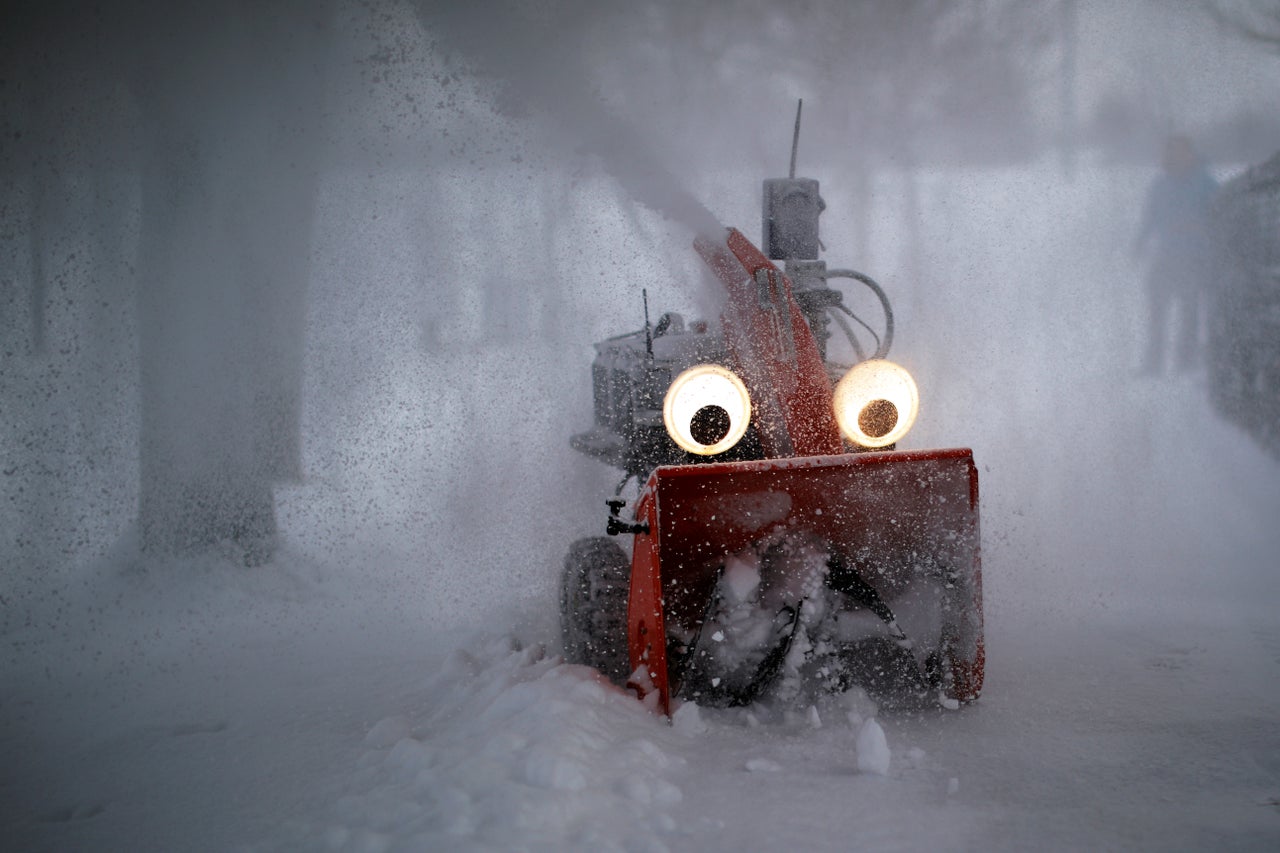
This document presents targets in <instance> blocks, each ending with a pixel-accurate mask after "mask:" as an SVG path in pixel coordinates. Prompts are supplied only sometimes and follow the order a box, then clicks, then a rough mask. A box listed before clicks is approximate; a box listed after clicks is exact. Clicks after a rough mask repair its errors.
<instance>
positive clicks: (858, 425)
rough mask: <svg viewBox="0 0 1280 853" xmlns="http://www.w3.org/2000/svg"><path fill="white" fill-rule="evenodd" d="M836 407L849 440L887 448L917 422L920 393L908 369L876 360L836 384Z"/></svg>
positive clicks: (862, 364) (851, 371) (856, 368)
mask: <svg viewBox="0 0 1280 853" xmlns="http://www.w3.org/2000/svg"><path fill="white" fill-rule="evenodd" d="M835 407H836V422H837V423H839V424H840V431H841V432H843V433H844V434H845V436H846V437H847V438H848V439H849V440H850V441H852V442H853V443H855V444H859V445H861V446H863V447H888V446H889V445H890V444H893V443H895V442H897V441H898V440H899V439H901V438H902V437H903V436H904V435H906V434H907V432H908V431H909V430H910V429H911V425H912V424H914V423H915V421H916V413H917V412H918V411H919V409H920V392H919V391H918V390H916V383H915V380H914V379H912V378H911V374H910V373H908V372H907V371H906V370H905V369H903V368H902V367H899V366H898V365H896V364H894V363H893V362H891V361H885V360H884V359H880V358H873V359H871V360H870V361H864V362H862V363H861V364H859V365H857V366H855V367H854V368H853V369H852V370H850V371H849V372H848V373H846V374H845V375H844V377H843V378H841V380H840V381H839V382H837V383H836V388H835Z"/></svg>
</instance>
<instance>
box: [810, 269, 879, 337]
mask: <svg viewBox="0 0 1280 853" xmlns="http://www.w3.org/2000/svg"><path fill="white" fill-rule="evenodd" d="M825 277H826V278H828V279H832V278H851V279H853V280H854V281H860V282H862V283H863V284H865V285H866V286H867V287H869V288H871V292H872V293H874V294H875V295H876V297H877V298H878V299H879V300H880V307H882V308H883V309H884V339H883V340H881V339H880V338H879V336H877V337H876V341H877V343H878V346H877V347H876V351H875V354H874V355H873V356H871V357H872V358H884V357H885V356H887V355H888V354H889V347H890V346H892V344H893V307H892V306H890V305H889V297H888V296H886V295H885V292H884V289H883V288H882V287H880V285H879V284H877V283H876V281H875V279H873V278H871V276H868V275H863V274H862V273H860V272H856V271H854V270H827V271H826V273H825ZM841 307H842V308H843V306H841ZM844 310H845V312H846V313H847V314H849V316H850V317H853V318H854V319H855V320H858V318H857V317H856V316H855V315H854V314H853V312H851V311H849V310H848V309H844ZM858 322H859V323H862V321H861V320H858ZM863 325H864V326H865V325H866V324H865V323H863ZM869 328H870V327H868V329H869ZM872 334H873V335H874V334H875V332H872Z"/></svg>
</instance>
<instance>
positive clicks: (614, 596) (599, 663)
mask: <svg viewBox="0 0 1280 853" xmlns="http://www.w3.org/2000/svg"><path fill="white" fill-rule="evenodd" d="M630 584H631V561H630V560H629V559H627V555H626V554H625V553H624V552H623V550H622V548H620V547H619V546H618V543H617V542H615V541H614V540H612V539H609V538H606V537H603V536H599V537H591V538H589V539H579V540H578V541H576V542H574V543H573V544H572V545H571V546H570V547H569V553H568V555H566V556H565V558H564V574H563V576H562V578H561V584H560V632H561V637H562V639H563V642H564V656H565V659H566V660H568V661H570V662H571V663H581V664H586V665H587V666H592V667H595V668H596V669H598V670H600V672H601V673H602V674H603V675H604V676H605V677H606V678H608V679H609V680H610V681H612V682H614V683H615V684H618V685H621V684H623V683H624V682H625V681H626V678H627V676H628V675H629V674H630V671H631V667H630V661H629V659H628V653H627V597H628V593H629V591H630Z"/></svg>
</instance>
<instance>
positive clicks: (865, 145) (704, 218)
mask: <svg viewBox="0 0 1280 853" xmlns="http://www.w3.org/2000/svg"><path fill="white" fill-rule="evenodd" d="M1219 5H1224V4H1219ZM1227 8H1228V9H1230V8H1231V7H1230V6H1227ZM3 15H4V22H3V25H2V26H0V31H2V33H3V34H2V35H0V105H2V108H0V140H2V141H0V168H2V170H3V172H2V173H3V176H4V180H3V184H2V185H0V216H2V222H3V228H2V230H0V288H2V290H0V442H2V444H0V474H2V475H3V476H0V534H2V536H0V567H2V570H0V662H3V663H2V664H0V668H3V669H5V670H7V671H8V675H6V677H5V681H6V682H7V684H6V686H5V688H4V691H5V692H6V693H8V694H9V695H12V696H24V697H27V696H36V695H37V694H39V691H40V690H42V689H44V688H43V687H42V686H41V684H40V682H41V679H44V681H45V682H48V683H53V682H56V683H57V684H58V687H57V689H56V690H54V693H56V694H57V695H58V696H59V697H66V698H69V699H70V700H71V704H73V705H74V704H76V703H77V701H78V697H79V694H78V693H77V691H78V689H79V688H78V687H77V686H76V684H77V682H76V681H75V679H76V678H80V677H89V678H96V677H97V674H99V672H100V671H102V672H105V671H106V670H107V669H111V668H119V667H125V668H127V667H128V665H129V661H130V660H132V659H146V660H152V659H154V658H156V657H157V656H159V657H162V658H163V659H164V661H165V663H164V666H165V667H170V668H176V669H178V670H181V669H183V668H184V667H196V668H198V666H200V665H202V664H201V663H200V661H203V660H204V658H203V656H204V655H206V654H211V655H214V656H217V655H220V654H222V650H223V649H224V647H228V648H229V647H235V643H234V642H230V643H224V640H226V638H228V637H234V636H236V635H237V634H238V633H241V632H243V633H245V634H246V635H253V636H255V637H258V636H263V637H267V636H270V632H269V631H267V632H266V633H263V634H259V633H258V632H259V631H263V630H265V629H263V627H262V626H263V625H278V624H285V625H293V624H294V623H292V622H289V621H288V620H289V618H290V617H289V615H288V614H289V613H290V612H291V609H293V608H302V609H303V610H305V611H306V613H307V616H306V617H305V619H304V620H303V621H304V622H308V624H309V620H320V622H321V623H322V624H323V625H324V626H325V627H324V629H323V631H324V633H325V635H326V637H325V639H323V640H321V639H319V638H317V641H316V648H324V649H329V648H330V644H332V645H337V646H341V645H342V643H341V642H339V641H338V640H335V638H342V637H347V636H353V637H354V636H359V637H361V638H362V639H361V640H359V642H361V643H365V644H366V645H365V646H363V648H370V649H372V648H376V647H377V642H379V641H378V640H377V639H371V637H373V635H372V634H368V633H367V631H368V630H370V629H369V626H370V625H382V627H383V628H386V627H387V626H388V625H397V626H401V627H403V626H409V627H414V626H417V627H420V628H421V629H422V630H423V631H436V630H442V629H448V628H465V629H475V628H494V629H501V628H503V627H504V626H505V625H506V624H507V623H509V622H515V623H518V624H533V625H534V626H536V627H535V628H534V629H530V630H534V631H535V632H536V631H537V630H543V629H545V633H546V634H547V640H548V641H549V642H554V637H555V628H554V620H555V596H556V588H557V584H558V583H559V577H558V575H559V571H560V566H561V561H562V559H563V555H564V553H565V550H566V548H567V546H568V543H569V542H570V541H572V540H573V539H575V538H577V537H580V536H586V535H596V534H597V533H598V532H599V531H600V528H601V526H602V522H603V518H604V508H603V499H604V498H605V497H606V496H607V495H608V494H610V493H611V491H612V488H613V486H614V485H615V484H616V481H617V474H616V472H614V471H612V470H610V469H606V468H605V467H604V466H603V465H601V464H599V463H597V462H595V461H592V460H589V459H587V458H586V457H584V456H581V455H578V454H575V453H574V452H573V451H572V450H570V448H569V446H568V438H569V436H570V435H571V434H572V433H574V432H578V431H581V430H582V429H585V428H586V427H587V426H589V425H590V418H591V397H590V394H591V383H590V362H591V358H592V355H593V350H592V344H593V343H594V342H596V341H599V340H602V339H604V338H606V337H608V336H611V335H615V334H619V333H623V332H629V331H633V330H635V329H638V328H640V327H641V325H642V324H643V322H644V314H643V311H644V308H643V305H642V302H641V289H642V288H643V289H645V290H647V295H648V300H649V305H650V310H651V311H653V312H655V313H661V312H662V311H668V310H675V311H680V312H682V313H684V314H685V316H686V317H689V318H692V317H695V316H701V317H711V316H714V315H715V314H716V313H717V312H718V299H719V295H718V291H717V290H716V286H715V284H714V282H711V283H708V279H707V277H706V276H705V274H704V272H703V270H702V269H701V268H700V261H699V260H698V258H697V255H696V253H695V252H693V251H692V241H693V239H694V238H695V236H696V235H697V234H699V233H704V234H705V233H717V232H718V231H719V228H720V226H722V225H729V226H734V227H737V228H739V229H741V230H742V231H743V232H744V233H745V234H747V236H748V237H750V238H752V239H753V240H755V239H758V237H759V233H758V232H759V222H760V200H759V192H760V181H761V180H762V179H764V178H769V177H778V176H782V175H785V174H786V171H785V170H786V168H787V165H788V157H789V155H790V147H791V141H792V138H791V131H792V120H793V118H794V115H795V107H796V101H797V99H799V98H803V99H804V123H803V127H802V131H801V136H800V142H799V151H798V154H799V157H798V161H799V162H798V170H797V174H800V175H804V176H811V177H815V178H818V179H819V180H820V181H821V182H822V193H823V197H824V199H825V201H826V205H827V210H826V213H825V214H824V216H823V221H822V229H823V230H822V237H823V241H824V244H825V246H826V255H825V257H826V259H827V260H828V261H829V262H830V263H831V264H832V265H833V266H838V267H852V268H855V269H858V270H860V271H864V272H866V273H868V274H870V275H872V276H874V277H875V278H876V279H877V280H879V281H880V282H881V283H882V284H883V285H884V287H885V289H886V290H887V291H888V292H889V295H890V298H891V299H892V300H893V303H894V308H895V313H896V315H897V327H896V334H895V346H894V351H893V353H892V354H891V357H893V358H894V359H895V360H897V361H899V362H900V363H902V364H903V365H905V366H906V367H908V368H909V369H910V370H911V371H912V372H913V374H914V375H915V376H916V378H917V381H918V382H919V385H920V388H921V393H922V414H921V416H920V420H919V423H918V425H917V427H916V428H915V430H914V432H913V433H912V434H911V436H909V437H908V439H907V440H906V442H904V446H909V447H912V448H926V447H946V446H966V447H972V448H973V450H974V456H975V458H976V460H977V462H978V466H979V470H980V472H981V478H982V513H983V516H982V527H983V543H982V546H983V561H984V568H985V580H986V595H987V600H986V606H987V621H988V624H989V626H990V627H989V630H990V631H992V632H993V634H994V635H995V636H996V637H997V640H996V641H994V643H993V645H994V650H993V654H992V658H991V662H990V664H989V666H990V668H991V674H990V676H989V677H990V678H992V679H993V680H994V681H995V682H996V683H997V684H998V683H1000V680H1001V678H1002V675H1001V669H1000V667H1001V663H1000V660H1001V658H1000V655H999V653H998V652H999V651H1000V649H1001V648H1002V645H1001V644H1002V643H1003V649H1004V651H1005V652H1006V653H1008V652H1010V651H1011V650H1012V649H1016V648H1019V647H1021V646H1022V645H1024V643H1023V641H1024V640H1025V641H1027V642H1028V643H1030V642H1031V640H1030V638H1031V635H1032V634H1033V633H1034V630H1035V629H1036V628H1037V626H1039V627H1043V628H1044V629H1045V632H1046V635H1053V636H1059V635H1061V634H1060V632H1061V631H1063V630H1065V629H1066V628H1067V627H1068V626H1072V625H1075V624H1077V623H1079V622H1080V621H1081V620H1085V621H1088V622H1090V623H1091V624H1092V623H1093V622H1095V621H1098V620H1100V621H1101V622H1103V623H1107V622H1110V623H1111V624H1115V623H1116V622H1124V621H1126V620H1132V619H1139V618H1141V619H1154V620H1156V622H1158V623H1159V622H1161V620H1166V619H1169V620H1172V619H1175V618H1178V619H1180V618H1183V617H1185V616H1186V614H1195V618H1197V619H1200V618H1204V619H1207V620H1209V621H1213V622H1216V623H1218V624H1231V623H1233V622H1235V621H1237V620H1240V621H1243V622H1247V624H1249V625H1251V626H1252V625H1261V626H1263V628H1266V627H1267V626H1269V628H1270V629H1274V627H1275V623H1274V619H1272V618H1271V617H1269V616H1267V615H1265V614H1266V613H1267V612H1269V611H1270V609H1271V607H1272V605H1273V604H1274V602H1275V600H1276V598H1275V596H1276V594H1277V593H1278V592H1280V571H1278V569H1280V558H1278V557H1277V554H1280V531H1278V530H1277V528H1276V525H1275V519H1276V518H1278V517H1280V462H1277V460H1276V459H1275V458H1274V457H1272V456H1270V455H1268V454H1267V453H1266V452H1265V451H1263V450H1262V449H1261V448H1259V447H1258V446H1256V445H1255V444H1254V443H1253V441H1252V440H1251V439H1250V437H1249V436H1248V435H1246V434H1245V433H1244V432H1242V431H1240V430H1239V429H1237V428H1236V427H1234V426H1232V425H1230V424H1228V423H1227V422H1226V421H1224V420H1222V419H1221V418H1220V417H1219V416H1218V415H1217V414H1216V413H1215V411H1214V410H1213V408H1212V407H1211V406H1210V404H1209V402H1208V395H1207V389H1206V382H1207V380H1206V374H1205V371H1204V370H1203V368H1200V369H1197V370H1194V371H1191V372H1188V373H1182V374H1179V373H1166V374H1165V375H1162V376H1158V377H1142V376H1139V360H1140V357H1141V353H1142V348H1143V345H1144V342H1145V334H1146V316H1145V312H1146V306H1145V304H1144V301H1143V293H1142V277H1143V275H1144V274H1145V269H1146V266H1145V262H1144V260H1143V259H1142V258H1135V257H1133V256H1132V255H1131V253H1130V247H1131V243H1132V241H1133V237H1134V234H1135V232H1136V229H1137V227H1138V219H1139V215H1140V212H1141V206H1142V201H1143V198H1144V195H1145V193H1146V190H1147V187H1148V185H1149V184H1150V182H1151V181H1152V180H1153V179H1154V178H1155V176H1156V175H1157V173H1158V169H1159V157H1160V144H1161V140H1162V139H1163V138H1164V137H1165V136H1166V135H1168V134H1169V133H1171V132H1180V133H1186V134H1188V135H1190V136H1191V137H1192V138H1193V139H1194V140H1195V141H1196V142H1197V144H1198V145H1199V147H1200V149H1201V150H1202V152H1203V153H1204V154H1205V156H1206V157H1207V158H1208V160H1209V162H1210V165H1211V167H1212V171H1213V174H1214V175H1215V176H1216V177H1217V178H1218V179H1220V180H1225V179H1227V178H1229V177H1231V176H1232V175H1234V174H1237V173H1238V172H1240V171H1241V170H1242V169H1243V168H1245V167H1246V166H1247V165H1248V164H1250V163H1254V162H1258V161H1261V160H1262V159H1264V158H1266V157H1268V156H1270V154H1271V153H1272V152H1274V151H1275V150H1276V149H1277V148H1280V123H1277V122H1276V120H1275V119H1274V109H1273V107H1274V100H1275V97H1274V96H1275V92H1276V91H1277V86H1280V56H1277V54H1276V52H1275V47H1274V45H1271V46H1267V45H1263V44H1258V43H1256V42H1253V41H1250V40H1248V39H1245V38H1243V37H1242V36H1241V35H1240V34H1239V33H1238V32H1236V31H1233V30H1231V29H1230V28H1229V27H1225V26H1223V25H1221V24H1220V23H1219V22H1218V21H1216V20H1215V19H1214V17H1213V16H1211V15H1209V14H1207V13H1206V11H1205V8H1204V7H1202V6H1200V5H1198V4H1190V3H1188V4H1177V5H1176V6H1170V5H1168V4H1163V3H1156V2H1144V3H1135V4H1125V6H1124V8H1123V10H1121V9H1119V8H1118V7H1117V6H1116V5H1115V4H1110V3H1105V2H1066V3H1061V2H1013V0H1008V2H1002V1H1001V0H991V2H983V3H974V4H967V5H965V6H963V7H957V6H955V5H954V4H950V3H943V2H928V0H924V1H923V2H909V3H897V4H870V3H867V4H850V3H837V2H830V3H828V2H811V3H803V4H784V3H769V2H764V0H760V2H749V3H743V4H733V5H732V6H731V7H730V6H729V5H728V4H725V5H723V6H721V5H720V4H678V3H671V4H662V3H659V4H647V5H645V4H622V3H617V4H614V3H605V4H595V3H578V2H569V0H565V2H556V3H549V4H534V3H521V2H510V3H506V2H493V3H483V4H465V10H464V4H448V3H443V4H433V3H430V2H416V3H415V2H410V0H403V2H395V0H370V2H344V0H332V2H329V3H309V2H301V1H300V2H297V3H283V4H272V6H271V11H269V12H265V11H262V10H261V9H260V7H259V5H258V4H255V3H249V2H243V3H240V2H221V3H197V2H185V3H165V4H153V3H148V2H145V0H136V2H124V3H118V4H110V5H109V6H107V7H97V6H94V5H92V4H82V3H75V2H64V3H55V4H48V3H40V4H37V3H30V4H17V5H16V6H13V7H12V8H11V9H9V10H8V11H6V12H4V13H3ZM847 298H848V299H849V300H850V302H851V303H852V304H853V306H854V307H855V310H858V311H862V312H866V314H867V315H868V316H871V317H874V316H876V315H875V310H876V309H875V307H874V302H872V301H867V302H866V303H865V304H863V303H861V302H860V301H859V300H861V299H863V298H864V297H863V295H862V294H859V293H857V292H853V291H850V292H848V294H847ZM254 601H258V602H266V604H265V605H261V604H254V603H252V602H254ZM307 608H311V609H307ZM316 614H323V615H322V616H318V615H316ZM281 620H283V622H282V621H281ZM1169 624H1172V623H1169ZM1010 625H1014V626H1017V627H1016V628H1012V629H1011V628H1009V627H1008V626H1010ZM151 626H155V628H154V631H150V632H149V633H148V632H147V631H144V630H142V629H143V628H146V629H148V631H149V630H150V628H151ZM548 626H550V627H548ZM1001 626H1003V627H1001ZM288 630H293V629H292V628H289V629H288ZM388 630H389V629H388ZM361 632H366V633H361ZM379 636H380V635H379ZM1065 636H1068V637H1071V636H1074V635H1072V634H1071V633H1070V631H1067V633H1066V634H1065ZM1268 636H1272V637H1274V630H1272V634H1270V635H1268ZM147 637H154V638H156V639H155V641H154V645H155V646H156V647H157V648H159V647H161V646H163V651H157V649H156V648H152V649H148V645H149V644H151V641H149V640H148V639H147ZM1081 639H1082V641H1083V638H1081ZM258 642H259V641H256V640H255V643H258ZM301 642H302V643H303V644H304V645H305V644H306V642H307V640H306V639H305V637H304V638H303V640H302V641H301ZM269 647H270V641H269V640H266V639H263V640H261V641H260V643H259V645H256V646H255V648H269ZM326 653H327V652H326ZM351 654H355V653H354V652H351ZM1269 654H1270V655H1271V658H1272V660H1271V662H1272V663H1274V651H1273V652H1271V653H1269ZM1011 657H1014V658H1016V657H1017V655H1016V654H1014V655H1011ZM206 662H207V661H206ZM112 671H115V670H114V669H113V670H112ZM37 674H38V675H37ZM64 676H65V678H66V679H67V680H66V681H65V682H64V681H62V680H60V679H62V678H63V677H64ZM414 677H415V676H414V675H413V674H406V675H405V678H407V679H412V678H414ZM1006 678H1007V676H1006ZM1006 685H1008V682H1007V681H1006ZM1016 687H1017V685H1016V683H1015V684H1013V685H1012V686H1006V687H1005V688H1004V689H1005V691H1006V692H1008V691H1010V690H1014V691H1015V692H1016ZM51 689H52V688H51ZM263 695H266V694H265V693H264V694H263ZM1271 698H1274V697H1270V696H1269V698H1268V701H1270V699H1271ZM5 701H8V702H9V703H10V706H9V708H7V709H6V715H7V717H6V718H8V719H11V720H14V719H17V718H18V716H20V711H21V708H20V707H19V706H17V705H14V704H13V702H14V701H15V700H3V699H0V702H5ZM23 701H25V702H27V703H28V705H30V704H31V703H36V705H31V707H36V706H38V703H39V701H43V700H39V699H34V698H28V699H24V700H23ZM23 707H26V706H23ZM15 709H17V710H15ZM371 713H376V712H371ZM385 713H390V711H387V712H385ZM23 719H24V720H25V719H26V718H23ZM373 719H376V716H375V717H374V718H373ZM29 723H30V721H29V720H28V721H27V722H26V723H24V725H28V724H29ZM31 725H34V724H31ZM15 731H16V729H15ZM48 731H49V732H52V731H53V723H50V728H49V730H48ZM11 737H13V738H16V736H14V735H7V736H6V740H8V739H9V738H11ZM50 738H51V739H52V738H53V736H52V735H50ZM15 742H16V740H15ZM1266 742H1267V743H1270V742H1271V741H1266ZM1270 778H1271V784H1273V785H1274V784H1275V781H1276V779H1275V777H1274V776H1273V777H1270ZM19 785H21V780H18V779H5V781H4V785H3V787H0V791H3V790H7V791H10V792H12V791H14V790H16V787H17V786H19ZM1272 793H1273V794H1274V793H1275V792H1274V791H1272ZM1273 802H1274V801H1273ZM14 814H20V812H19V811H15V812H14ZM15 819H17V818H15ZM36 837H38V836H36ZM64 840H65V839H64ZM197 846H200V845H197ZM500 846H501V845H500Z"/></svg>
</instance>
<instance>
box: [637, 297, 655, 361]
mask: <svg viewBox="0 0 1280 853" xmlns="http://www.w3.org/2000/svg"><path fill="white" fill-rule="evenodd" d="M640 296H641V298H642V299H644V350H645V352H647V353H648V354H649V358H653V328H652V327H651V326H650V325H649V289H648V288H641V290H640Z"/></svg>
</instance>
